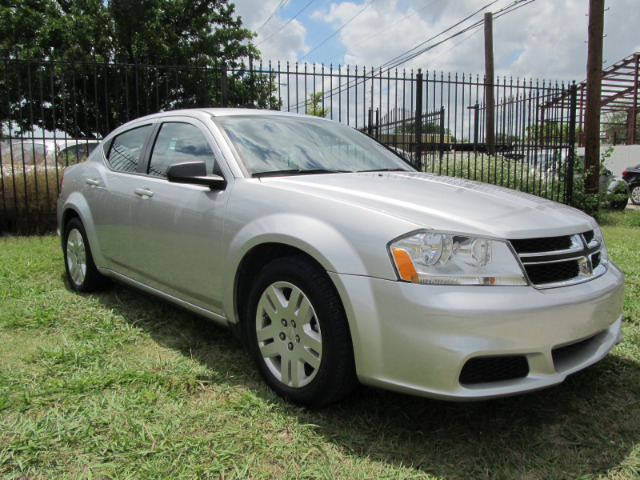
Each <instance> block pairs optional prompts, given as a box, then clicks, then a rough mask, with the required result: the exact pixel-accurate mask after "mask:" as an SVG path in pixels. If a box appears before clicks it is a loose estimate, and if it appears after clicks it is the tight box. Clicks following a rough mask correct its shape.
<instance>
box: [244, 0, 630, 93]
mask: <svg viewBox="0 0 640 480" xmlns="http://www.w3.org/2000/svg"><path fill="white" fill-rule="evenodd" d="M232 1H233V3H235V5H236V14H237V15H239V16H240V17H241V18H242V21H243V25H244V26H245V27H246V28H249V29H250V30H252V31H254V32H257V34H258V35H257V36H256V37H255V38H254V39H253V43H254V44H255V45H256V46H257V47H258V49H259V50H260V51H261V57H262V59H263V61H268V60H271V61H272V62H274V63H275V62H277V61H280V62H281V63H285V62H291V63H295V62H299V63H301V64H302V63H305V62H307V63H309V64H314V63H315V64H324V65H326V66H329V65H333V66H334V68H335V67H336V66H337V65H350V66H359V67H367V69H370V68H371V67H374V68H377V67H380V66H384V65H387V64H389V62H390V61H392V60H394V59H396V58H398V57H399V56H401V55H403V54H405V53H406V52H409V51H411V50H412V49H414V48H416V47H418V46H419V48H418V50H423V49H425V48H426V47H433V48H429V49H428V50H427V51H425V52H424V53H422V54H420V55H418V56H416V57H415V58H413V59H410V60H408V61H406V62H404V63H402V64H400V65H398V67H397V68H398V69H399V70H402V69H407V70H411V69H414V70H415V69H418V68H421V69H423V70H428V71H437V72H440V71H443V72H452V73H453V72H457V73H465V74H466V73H470V74H482V73H484V34H483V27H482V24H480V25H479V26H478V27H477V28H475V29H471V30H469V31H467V32H466V33H463V34H461V35H457V36H455V37H454V38H452V39H450V40H447V41H444V42H443V43H441V44H440V45H438V46H435V44H436V43H438V42H441V41H442V40H445V39H446V37H448V36H451V35H453V34H457V33H459V32H460V31H462V30H464V29H465V28H467V27H470V26H471V25H473V24H474V23H476V22H478V21H481V20H482V19H483V16H484V13H485V12H492V13H493V14H494V21H493V35H494V57H495V72H496V75H497V76H499V77H501V78H503V77H513V78H520V79H530V78H533V79H540V80H552V81H555V80H559V81H571V80H576V81H582V80H584V79H585V78H586V65H587V38H588V21H589V19H588V13H589V0H518V1H516V0H352V1H341V0H232ZM514 3H516V5H514ZM514 7H515V8H514ZM505 8H510V9H509V10H504V9H505ZM606 9H607V10H606V12H605V27H604V31H605V38H604V54H603V60H604V61H603V67H605V68H606V67H607V66H609V65H612V64H614V63H616V62H618V61H619V60H622V59H623V58H626V57H628V56H629V55H631V54H633V53H635V52H640V28H639V27H638V26H639V25H640V1H639V0H608V1H607V2H606ZM501 11H502V14H501V13H500V12H501ZM467 17H469V18H468V19H467ZM465 19H467V20H465ZM460 22H462V23H460ZM456 25H457V26H456ZM447 29H450V30H449V31H448V32H447V33H445V34H442V35H440V36H437V35H438V34H441V32H443V31H445V30H447ZM434 37H435V38H434ZM432 38H433V39H432ZM414 51H415V50H414ZM394 63H397V62H394Z"/></svg>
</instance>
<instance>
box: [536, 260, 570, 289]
mask: <svg viewBox="0 0 640 480" xmlns="http://www.w3.org/2000/svg"><path fill="white" fill-rule="evenodd" d="M526 270H527V275H529V280H531V283H533V284H534V285H540V284H543V283H557V282H566V281H569V280H571V279H572V278H575V277H577V276H578V275H579V274H580V265H578V262H576V261H575V260H568V261H566V262H557V263H540V264H533V265H528V266H527V267H526Z"/></svg>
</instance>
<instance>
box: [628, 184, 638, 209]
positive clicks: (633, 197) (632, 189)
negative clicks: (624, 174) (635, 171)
mask: <svg viewBox="0 0 640 480" xmlns="http://www.w3.org/2000/svg"><path fill="white" fill-rule="evenodd" d="M629 190H630V193H631V195H629V196H630V197H631V201H632V202H633V204H634V205H640V184H635V185H631V187H630V188H629Z"/></svg>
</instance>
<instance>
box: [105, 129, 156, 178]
mask: <svg viewBox="0 0 640 480" xmlns="http://www.w3.org/2000/svg"><path fill="white" fill-rule="evenodd" d="M150 131H151V125H145V126H143V127H138V128H134V129H133V130H128V131H126V132H124V133H121V134H120V135H118V136H117V137H115V138H114V139H113V142H111V148H110V149H109V155H108V156H107V162H109V166H110V167H111V168H112V169H113V170H116V171H117V172H129V173H135V172H136V171H137V170H138V163H139V162H140V157H141V156H142V147H143V146H144V141H145V140H146V138H147V135H149V132H150Z"/></svg>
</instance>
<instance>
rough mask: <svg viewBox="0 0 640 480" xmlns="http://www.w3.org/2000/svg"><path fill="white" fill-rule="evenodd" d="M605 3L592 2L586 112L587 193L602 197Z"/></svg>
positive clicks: (585, 154)
mask: <svg viewBox="0 0 640 480" xmlns="http://www.w3.org/2000/svg"><path fill="white" fill-rule="evenodd" d="M603 33H604V0H589V47H588V48H589V50H588V56H587V105H586V109H585V121H584V134H585V137H586V139H585V149H584V168H585V170H586V172H587V178H586V181H585V192H586V193H588V194H596V193H598V187H599V183H600V182H599V180H600V107H601V96H602V38H603Z"/></svg>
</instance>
